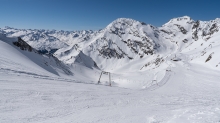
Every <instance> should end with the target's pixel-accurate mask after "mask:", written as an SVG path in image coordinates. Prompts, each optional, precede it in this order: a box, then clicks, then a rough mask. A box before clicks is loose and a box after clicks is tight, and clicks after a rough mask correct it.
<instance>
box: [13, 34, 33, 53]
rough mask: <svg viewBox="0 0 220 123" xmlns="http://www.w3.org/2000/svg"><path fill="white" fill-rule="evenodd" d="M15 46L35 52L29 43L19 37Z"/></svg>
mask: <svg viewBox="0 0 220 123" xmlns="http://www.w3.org/2000/svg"><path fill="white" fill-rule="evenodd" d="M13 44H14V45H15V46H17V47H19V48H20V49H21V50H27V51H29V52H31V51H32V50H33V48H32V47H31V46H30V45H29V44H28V43H26V42H25V41H24V40H22V39H21V38H20V37H18V41H17V42H13Z"/></svg>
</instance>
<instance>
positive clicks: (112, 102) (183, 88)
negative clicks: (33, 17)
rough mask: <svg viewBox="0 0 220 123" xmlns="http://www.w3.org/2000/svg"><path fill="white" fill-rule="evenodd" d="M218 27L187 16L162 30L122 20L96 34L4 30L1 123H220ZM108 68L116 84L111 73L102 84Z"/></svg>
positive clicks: (1, 40) (0, 50) (219, 23)
mask: <svg viewBox="0 0 220 123" xmlns="http://www.w3.org/2000/svg"><path fill="white" fill-rule="evenodd" d="M219 27H220V21H219V19H215V20H212V21H194V20H192V19H191V18H190V17H188V16H184V17H180V18H174V19H171V20H170V21H169V22H168V23H166V24H164V25H163V26H162V27H159V28H158V27H154V26H152V25H147V24H144V23H143V22H139V21H135V20H133V19H126V18H119V19H117V20H115V21H113V22H112V23H110V24H109V25H108V26H107V27H106V28H105V29H103V30H100V31H97V32H94V31H73V32H68V31H67V32H65V31H55V30H52V31H48V30H31V29H29V30H21V29H14V28H10V27H6V28H4V29H0V32H1V33H3V34H1V35H0V123H26V122H28V123H29V122H31V123H61V122H62V123H63V122H65V123H87V122H88V123H98V122H100V123H105V122H113V123H115V122H120V123H121V122H122V123H129V122H135V123H136V122H138V123H145V122H146V123H188V122H189V123H193V122H195V123H217V122H220V96H219V94H220V89H219V88H220V83H219V80H220V74H219V71H220V59H219V52H220V42H219V39H220V37H219V36H220V35H219V34H220V31H219ZM17 36H20V37H22V39H23V40H25V41H27V43H29V45H31V46H32V47H33V48H35V49H36V50H34V52H33V51H32V52H29V51H25V50H21V49H20V48H19V47H17V46H15V45H14V44H13V42H16V41H17V40H18V38H16V37H17ZM30 39H31V40H30ZM32 39H33V40H32ZM44 49H46V50H51V49H58V50H57V51H56V52H55V53H54V54H53V56H51V55H48V54H39V53H37V50H44ZM102 71H107V72H111V80H112V81H111V83H112V86H111V87H110V86H109V78H108V77H109V76H108V75H106V74H103V75H102V77H101V83H100V84H97V83H98V79H99V77H100V74H101V72H102Z"/></svg>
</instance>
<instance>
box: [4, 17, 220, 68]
mask: <svg viewBox="0 0 220 123" xmlns="http://www.w3.org/2000/svg"><path fill="white" fill-rule="evenodd" d="M219 28H220V19H218V18H217V19H215V20H211V21H195V20H193V19H191V18H190V17H188V16H183V17H179V18H174V19H171V20H170V21H169V22H167V23H165V24H164V25H162V26H161V27H155V26H152V25H149V24H145V23H144V22H140V21H136V20H133V19H128V18H119V19H116V20H115V21H113V22H112V23H110V24H109V25H108V26H107V27H106V28H104V29H102V30H99V31H55V30H52V31H50V30H36V29H35V30H32V29H27V30H25V29H14V28H10V27H5V28H3V29H0V32H1V33H3V34H5V35H6V36H7V37H21V38H22V39H23V40H24V41H26V42H27V43H28V44H29V45H31V46H32V47H34V48H35V49H37V51H38V52H40V53H46V52H48V51H49V52H50V53H52V54H53V53H54V54H53V56H55V57H57V58H58V59H59V60H61V61H62V62H64V63H65V64H68V65H70V66H71V65H72V64H74V63H76V62H77V61H78V62H79V58H80V56H81V57H84V60H82V59H81V60H80V61H81V64H83V65H85V66H87V67H90V68H92V67H97V68H100V69H101V70H104V71H110V72H125V71H139V70H142V71H145V70H149V69H155V68H158V67H160V65H162V66H163V67H165V68H167V67H168V66H169V65H170V64H168V62H169V61H170V60H174V61H181V60H182V62H185V63H191V62H192V63H199V64H203V65H205V66H207V67H211V68H214V69H218V70H219V67H218V66H219V64H220V60H219V58H218V52H219V51H218V49H219V48H218V47H219V44H220V42H219V41H218V39H219V34H220V32H219Z"/></svg>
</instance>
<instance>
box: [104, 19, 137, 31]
mask: <svg viewBox="0 0 220 123" xmlns="http://www.w3.org/2000/svg"><path fill="white" fill-rule="evenodd" d="M134 23H140V22H139V21H136V20H134V19H130V18H118V19H116V20H114V21H113V22H111V23H110V24H109V25H108V26H107V27H106V28H107V29H110V28H112V27H117V28H119V27H121V26H132V25H133V24H134Z"/></svg>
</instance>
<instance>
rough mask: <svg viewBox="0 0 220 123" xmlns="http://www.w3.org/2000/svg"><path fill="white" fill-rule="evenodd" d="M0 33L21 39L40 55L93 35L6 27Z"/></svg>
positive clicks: (86, 32)
mask: <svg viewBox="0 0 220 123" xmlns="http://www.w3.org/2000/svg"><path fill="white" fill-rule="evenodd" d="M0 33H2V34H5V35H6V36H7V37H21V38H22V39H23V40H25V41H26V42H27V43H28V44H29V45H31V46H32V47H33V48H35V49H37V50H38V51H39V52H41V53H48V52H49V53H54V52H55V51H56V50H58V49H60V48H64V47H67V46H69V45H70V44H74V43H77V42H78V40H80V39H84V38H85V39H86V38H87V35H89V34H93V33H94V31H91V30H88V31H87V30H85V31H63V30H61V31H56V30H43V29H41V30H37V29H16V28H11V27H7V26H6V27H5V28H2V29H0Z"/></svg>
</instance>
